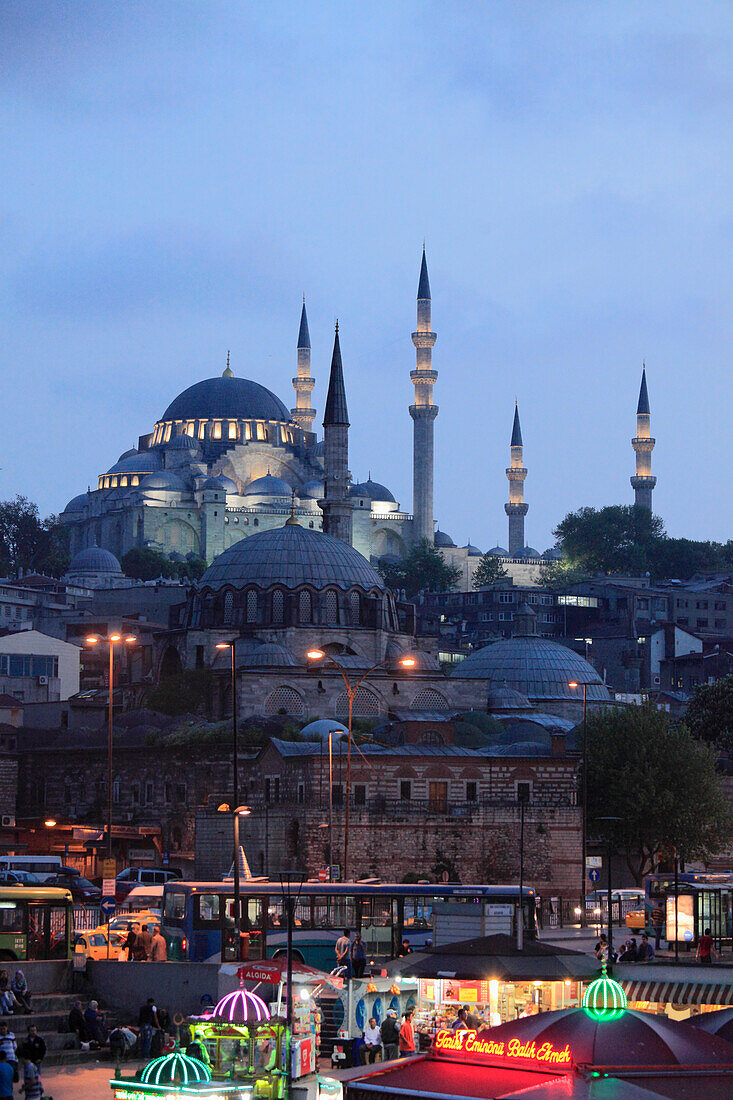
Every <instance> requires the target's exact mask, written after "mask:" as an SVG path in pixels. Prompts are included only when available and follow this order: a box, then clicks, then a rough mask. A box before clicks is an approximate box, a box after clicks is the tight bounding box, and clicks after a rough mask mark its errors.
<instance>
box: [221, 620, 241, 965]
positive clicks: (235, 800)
mask: <svg viewBox="0 0 733 1100" xmlns="http://www.w3.org/2000/svg"><path fill="white" fill-rule="evenodd" d="M236 644H237V642H236V638H234V639H232V641H231V642H217V644H216V648H217V649H229V650H231V655H232V665H231V676H232V811H233V813H234V930H235V932H236V935H237V958H239V951H240V940H239V930H240V914H239V908H240V902H239V811H238V810H237V809H236V807H237V806H238V805H239V761H238V755H239V754H238V751H237V750H238V746H237V664H236V659H235V658H236V654H235V647H236Z"/></svg>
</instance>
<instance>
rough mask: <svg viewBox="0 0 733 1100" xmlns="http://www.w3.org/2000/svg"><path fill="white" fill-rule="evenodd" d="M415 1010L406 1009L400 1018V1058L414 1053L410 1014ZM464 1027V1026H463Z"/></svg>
mask: <svg viewBox="0 0 733 1100" xmlns="http://www.w3.org/2000/svg"><path fill="white" fill-rule="evenodd" d="M414 1011H415V1010H414V1009H412V1008H408V1009H407V1011H406V1012H405V1015H404V1016H403V1017H402V1023H401V1024H400V1038H399V1048H400V1058H409V1057H410V1055H411V1054H414V1053H415V1029H414V1028H413V1026H412V1014H413V1012H414ZM463 1026H464V1027H465V1024H464V1025H463Z"/></svg>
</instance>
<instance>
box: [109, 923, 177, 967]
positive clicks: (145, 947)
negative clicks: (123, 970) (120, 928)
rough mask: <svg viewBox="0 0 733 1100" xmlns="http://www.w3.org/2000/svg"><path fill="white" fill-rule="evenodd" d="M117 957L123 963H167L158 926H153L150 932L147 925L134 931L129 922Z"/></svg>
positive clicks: (166, 952)
mask: <svg viewBox="0 0 733 1100" xmlns="http://www.w3.org/2000/svg"><path fill="white" fill-rule="evenodd" d="M118 957H119V959H120V960H121V961H125V962H167V961H168V949H167V947H166V944H165V938H164V937H163V934H162V933H161V931H160V925H153V930H152V931H151V929H150V925H149V924H144V925H143V926H142V928H140V929H139V930H136V929H135V925H134V924H133V923H132V922H130V923H129V924H128V925H127V936H126V937H125V942H124V943H123V944H122V947H121V948H120V954H119V956H118Z"/></svg>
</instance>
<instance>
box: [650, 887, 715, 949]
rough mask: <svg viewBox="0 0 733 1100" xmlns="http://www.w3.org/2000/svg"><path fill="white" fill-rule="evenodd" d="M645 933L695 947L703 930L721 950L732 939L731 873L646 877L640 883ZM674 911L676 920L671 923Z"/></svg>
mask: <svg viewBox="0 0 733 1100" xmlns="http://www.w3.org/2000/svg"><path fill="white" fill-rule="evenodd" d="M644 894H645V897H644V909H645V914H646V931H647V933H648V934H649V935H654V934H655V925H656V926H658V925H660V924H661V929H662V934H661V938H662V939H665V940H668V941H669V942H670V943H674V942H675V941H676V942H677V943H681V944H696V943H697V941H698V939H699V938H700V936H701V935H702V933H703V932H704V930H705V929H706V928H709V929H710V931H711V934H712V937H713V940H714V941H715V943H716V944H717V945H718V947H721V946H722V944H723V943H729V944H730V943H731V941H732V937H733V871H717V872H709V871H690V872H688V871H684V872H680V873H679V874H678V875H677V880H676V886H675V876H674V874H673V873H669V872H664V873H661V872H657V874H654V875H647V877H646V878H645V880H644ZM675 912H676V921H675Z"/></svg>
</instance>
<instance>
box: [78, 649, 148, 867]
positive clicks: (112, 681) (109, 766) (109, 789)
mask: <svg viewBox="0 0 733 1100" xmlns="http://www.w3.org/2000/svg"><path fill="white" fill-rule="evenodd" d="M136 641H137V638H136V637H135V636H134V635H132V634H128V635H126V636H125V638H123V637H122V635H121V634H108V635H107V637H106V638H102V637H100V636H99V635H97V634H90V635H89V637H88V638H87V639H86V644H87V645H88V646H90V647H91V648H93V647H94V646H96V645H99V644H100V643H102V642H107V643H108V645H109V674H108V678H109V700H108V707H107V858H108V859H111V858H112V724H113V721H114V690H115V645H116V644H117V643H118V642H124V644H125V645H134V644H135V642H136Z"/></svg>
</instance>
